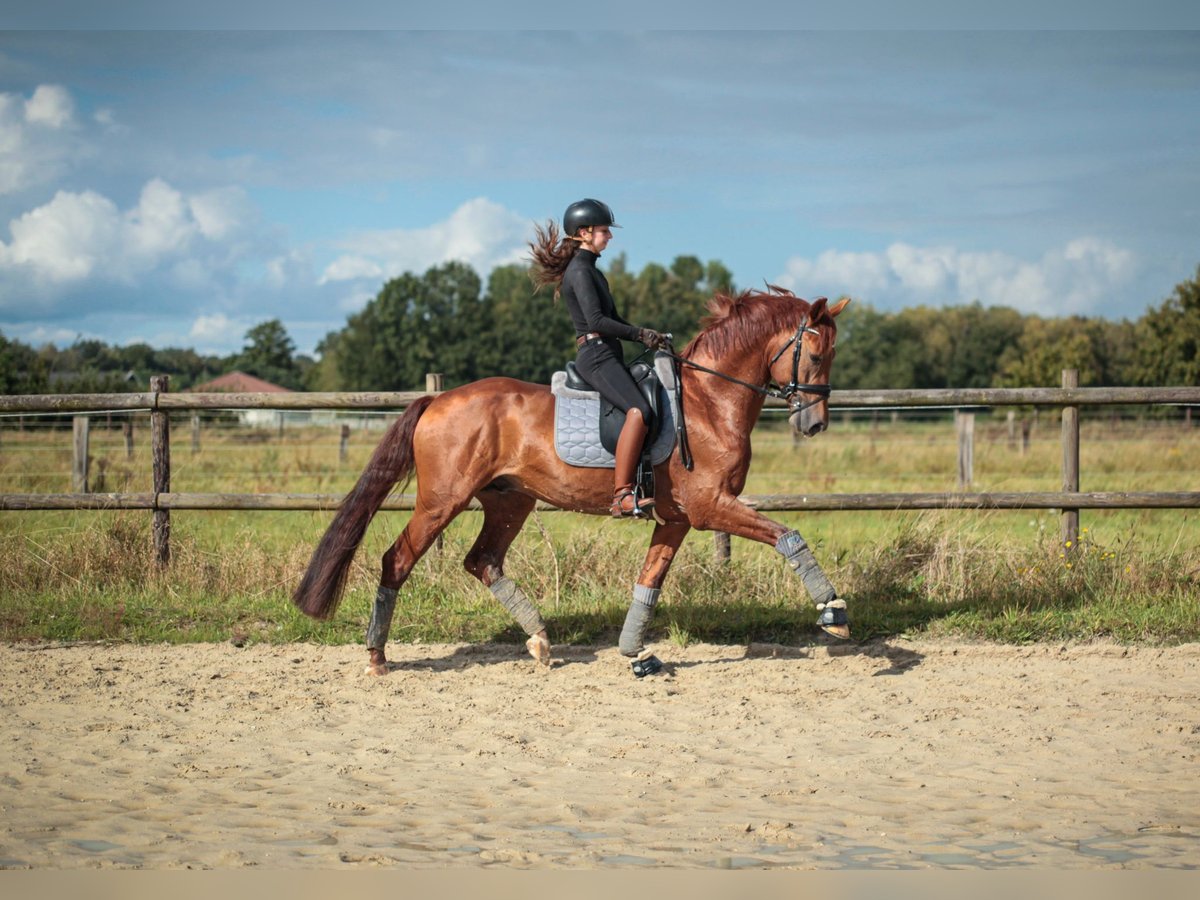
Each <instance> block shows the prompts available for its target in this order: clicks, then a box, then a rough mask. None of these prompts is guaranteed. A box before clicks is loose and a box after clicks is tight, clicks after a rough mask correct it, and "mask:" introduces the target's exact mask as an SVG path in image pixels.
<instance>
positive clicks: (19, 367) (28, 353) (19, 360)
mask: <svg viewBox="0 0 1200 900" xmlns="http://www.w3.org/2000/svg"><path fill="white" fill-rule="evenodd" d="M47 385H48V379H47V369H46V363H45V361H44V360H43V359H42V358H41V357H40V356H39V355H38V353H37V351H36V350H34V349H33V348H32V347H30V346H29V345H27V344H23V343H21V342H20V341H15V340H14V341H10V340H9V339H8V338H6V337H5V336H4V332H2V331H0V394H42V393H46V390H47Z"/></svg>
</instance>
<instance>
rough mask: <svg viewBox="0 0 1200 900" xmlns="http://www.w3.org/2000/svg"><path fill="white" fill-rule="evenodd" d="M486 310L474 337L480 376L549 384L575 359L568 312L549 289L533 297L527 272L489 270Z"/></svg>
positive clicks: (517, 268) (519, 269) (520, 268)
mask: <svg viewBox="0 0 1200 900" xmlns="http://www.w3.org/2000/svg"><path fill="white" fill-rule="evenodd" d="M484 308H485V310H486V319H487V324H488V327H487V328H480V330H479V335H478V340H479V356H478V371H479V375H480V376H481V377H487V376H489V375H507V376H509V377H511V378H518V379H520V380H522V381H532V382H534V383H536V384H549V383H550V377H551V376H552V375H553V374H554V372H555V371H557V370H559V369H561V368H562V367H563V366H564V365H565V363H566V361H567V360H569V359H573V358H574V356H575V330H574V328H573V327H572V325H571V317H570V316H569V315H567V310H566V307H565V306H564V305H563V302H562V300H561V299H560V300H557V301H556V300H554V297H553V292H552V291H550V290H549V289H546V290H542V291H539V292H538V293H536V294H535V293H534V292H533V284H532V282H531V281H530V278H529V270H528V269H527V268H525V267H523V266H515V265H514V266H501V267H499V268H496V269H493V270H492V274H491V276H490V277H489V278H488V286H487V293H486V296H485V299H484Z"/></svg>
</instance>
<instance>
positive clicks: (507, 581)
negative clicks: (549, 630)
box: [488, 575, 546, 636]
mask: <svg viewBox="0 0 1200 900" xmlns="http://www.w3.org/2000/svg"><path fill="white" fill-rule="evenodd" d="M488 590H490V591H491V592H492V593H493V594H494V595H495V597H496V599H497V600H499V601H500V602H501V603H502V604H504V608H505V609H507V610H508V611H509V612H510V613H512V617H513V618H514V619H516V620H517V624H518V625H520V626H521V627H522V628H524V629H525V633H526V634H528V635H531V636H532V635H535V634H537V633H538V632H539V631H545V629H546V623H545V622H543V621H542V614H541V613H539V612H538V611H537V609H536V608H535V607H534V605H533V604H532V603H530V602H529V598H528V597H526V596H525V593H524V591H522V590H521V589H520V588H519V587H517V585H516V582H514V581H513V580H512V579H511V578H509V577H508V576H507V575H501V576H500V577H499V578H498V579H497V580H496V581H495V582H493V583H492V584H491V585H489V586H488Z"/></svg>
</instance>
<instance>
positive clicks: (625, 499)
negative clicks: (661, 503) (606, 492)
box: [608, 488, 654, 519]
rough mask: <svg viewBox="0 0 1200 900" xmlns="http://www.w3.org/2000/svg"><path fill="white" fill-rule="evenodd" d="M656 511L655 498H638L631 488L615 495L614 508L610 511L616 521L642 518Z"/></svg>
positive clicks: (611, 507)
mask: <svg viewBox="0 0 1200 900" xmlns="http://www.w3.org/2000/svg"><path fill="white" fill-rule="evenodd" d="M653 509H654V498H653V497H642V498H640V499H639V498H638V495H637V494H635V493H634V492H633V490H632V489H631V488H621V489H619V490H617V491H616V492H614V493H613V502H612V506H610V507H609V508H608V511H609V512H610V513H612V515H613V518H615V519H625V518H634V519H636V518H642V517H644V516H648V515H649V514H650V512H651V510H653Z"/></svg>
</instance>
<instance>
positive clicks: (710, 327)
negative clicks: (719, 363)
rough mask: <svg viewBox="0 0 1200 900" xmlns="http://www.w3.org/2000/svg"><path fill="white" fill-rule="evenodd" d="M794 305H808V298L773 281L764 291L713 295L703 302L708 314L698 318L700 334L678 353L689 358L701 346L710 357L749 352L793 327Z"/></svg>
mask: <svg viewBox="0 0 1200 900" xmlns="http://www.w3.org/2000/svg"><path fill="white" fill-rule="evenodd" d="M797 304H804V308H807V307H808V301H806V300H803V299H801V298H800V297H797V296H796V295H795V294H793V293H792V292H791V291H789V290H788V289H787V288H781V287H777V286H776V285H773V284H769V285H767V290H765V291H759V290H746V291H742V292H741V293H740V294H738V295H736V296H733V295H731V294H720V293H718V294H715V295H714V296H713V298H712V299H711V300H709V301H708V304H707V305H708V311H709V315H707V316H705V317H704V318H703V319H701V320H700V333H699V334H697V335H696V336H695V337H694V338H692V340H691V342H690V343H689V344H688V345H687V346H686V347H684V348H683V353H682V355H683V356H685V357H690V356H691V355H692V353H693V352H694V351H696V350H698V349H699V348H700V346H701V345H703V346H704V349H706V350H707V351H708V352H709V354H711V355H712V356H725V355H726V354H729V353H732V354H735V355H737V356H742V355H744V354H747V353H752V352H754V351H755V350H756V349H758V348H760V347H761V346H762V342H763V341H764V340H765V339H766V338H768V337H770V336H771V335H773V334H776V333H778V332H779V331H782V330H783V329H784V328H794V327H795V325H796V321H797V317H798V315H799V313H800V311H801V307H800V306H798V305H797Z"/></svg>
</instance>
